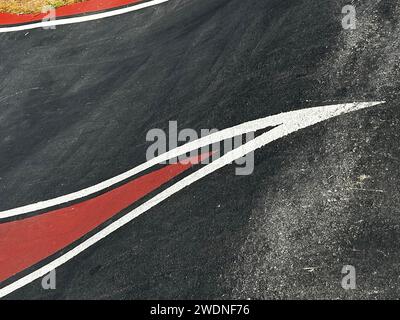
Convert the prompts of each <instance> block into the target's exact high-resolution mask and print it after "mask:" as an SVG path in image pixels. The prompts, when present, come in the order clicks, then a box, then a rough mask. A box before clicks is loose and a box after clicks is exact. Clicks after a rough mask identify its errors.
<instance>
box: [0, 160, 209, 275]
mask: <svg viewBox="0 0 400 320" xmlns="http://www.w3.org/2000/svg"><path fill="white" fill-rule="evenodd" d="M207 157H209V154H203V155H200V156H199V157H195V158H192V159H193V160H192V161H190V162H189V163H186V162H185V164H182V163H176V164H171V165H168V166H165V167H164V168H162V169H159V170H156V171H154V172H151V173H149V174H146V175H144V176H142V177H140V178H137V179H135V180H133V181H130V182H128V183H126V184H124V185H122V186H120V187H117V188H115V189H113V190H111V191H108V192H106V193H104V194H101V195H99V196H97V197H95V198H92V199H88V200H84V201H82V202H80V203H77V204H74V205H71V206H69V207H66V208H62V209H57V210H52V211H49V212H47V213H44V214H40V215H37V216H33V217H29V218H26V219H22V220H16V221H11V222H6V223H3V224H0V239H1V241H0V281H4V280H6V279H8V278H10V277H11V276H13V275H15V274H17V273H19V272H21V271H23V270H25V269H26V268H29V267H31V266H33V265H35V264H37V263H38V262H40V261H42V260H44V259H46V258H48V257H49V256H51V255H52V254H55V253H56V252H58V251H60V250H62V249H63V248H65V247H67V246H68V245H70V244H71V243H73V242H74V241H76V240H78V239H80V238H81V237H83V236H84V235H85V234H87V233H88V232H90V231H92V230H93V229H95V228H96V227H98V226H99V225H101V224H102V223H104V222H105V221H107V220H108V219H110V218H112V217H113V216H115V215H116V214H117V213H119V212H121V211H122V210H123V209H125V208H127V207H129V206H130V205H131V204H133V203H135V202H136V201H138V200H139V199H141V198H143V197H144V196H146V195H147V194H149V193H150V192H152V191H154V190H156V189H158V188H159V187H160V186H162V185H163V184H165V183H167V182H168V181H170V180H171V179H173V178H174V177H176V176H178V175H179V174H181V173H183V172H184V171H186V170H188V169H189V168H191V167H192V166H193V165H194V164H197V163H199V162H200V161H202V160H203V159H205V158H207Z"/></svg>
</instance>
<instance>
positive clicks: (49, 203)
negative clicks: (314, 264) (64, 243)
mask: <svg viewBox="0 0 400 320" xmlns="http://www.w3.org/2000/svg"><path fill="white" fill-rule="evenodd" d="M381 103H383V102H367V103H358V104H357V103H350V104H342V105H332V106H323V107H314V108H309V109H303V110H296V111H290V112H286V113H281V114H278V115H273V116H269V117H266V118H262V119H258V120H253V121H249V122H246V123H243V124H240V125H237V126H234V127H231V128H228V129H225V130H222V131H219V132H216V133H213V134H210V135H208V136H206V137H203V138H201V139H198V140H196V141H193V142H190V143H187V144H185V145H183V146H181V147H178V148H175V149H173V150H171V151H169V152H166V153H164V154H162V155H160V156H158V157H156V158H154V159H152V160H150V161H148V162H145V163H143V164H141V165H139V166H137V167H135V168H133V169H131V170H129V171H127V172H124V173H122V174H120V175H118V176H116V177H113V178H111V179H108V180H106V181H103V182H100V183H98V184H96V185H94V186H91V187H89V188H86V189H82V190H80V191H77V192H73V193H70V194H67V195H64V196H60V197H57V198H54V199H50V200H46V201H41V202H37V203H33V204H29V205H26V206H22V207H18V208H14V209H10V210H6V211H3V212H0V220H1V219H5V218H10V217H14V216H18V215H22V214H26V213H30V212H34V211H38V210H43V209H46V208H49V207H54V206H57V205H60V204H63V203H67V202H70V201H75V200H77V199H80V198H83V197H86V196H89V195H92V194H94V193H97V192H99V191H102V190H104V189H107V188H109V187H111V186H113V185H115V184H117V183H119V182H122V181H124V180H126V179H129V178H131V177H132V176H134V175H136V174H138V173H140V172H143V171H145V170H147V169H149V168H151V167H153V166H155V165H157V164H159V163H162V162H164V161H167V160H170V159H173V158H175V157H177V156H180V155H183V154H185V153H188V152H190V151H192V150H197V149H200V148H201V147H204V146H208V145H211V144H213V143H216V142H220V141H223V140H226V139H230V138H233V137H235V136H239V135H243V134H245V133H248V132H255V131H258V130H262V129H265V128H268V127H273V126H278V125H280V124H282V123H293V121H294V120H295V119H296V118H297V117H299V116H301V115H303V114H307V115H308V116H310V117H312V115H313V114H320V113H321V112H322V111H323V110H327V108H332V109H334V108H343V109H344V110H347V108H354V106H360V108H367V107H371V106H374V105H378V104H381Z"/></svg>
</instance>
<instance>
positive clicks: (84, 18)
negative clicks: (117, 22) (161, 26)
mask: <svg viewBox="0 0 400 320" xmlns="http://www.w3.org/2000/svg"><path fill="white" fill-rule="evenodd" d="M168 1H170V0H153V1H149V2H145V3H140V4H136V5H133V6H130V7H127V8H122V9H116V10H110V11H106V12H102V13H94V14H91V15H86V16H82V17H75V18H64V19H58V20H54V21H41V22H35V23H30V24H25V25H21V26H15V27H2V28H0V33H5V32H16V31H24V30H31V29H37V28H45V27H52V26H61V25H66V24H75V23H81V22H87V21H94V20H99V19H104V18H109V17H114V16H118V15H121V14H125V13H128V12H132V11H137V10H141V9H144V8H148V7H152V6H156V5H159V4H161V3H164V2H168Z"/></svg>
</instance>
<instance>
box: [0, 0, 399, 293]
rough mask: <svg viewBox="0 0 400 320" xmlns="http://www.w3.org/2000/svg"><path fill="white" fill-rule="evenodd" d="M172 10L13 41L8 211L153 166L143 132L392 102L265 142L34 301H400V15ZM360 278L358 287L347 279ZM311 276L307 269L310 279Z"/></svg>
mask: <svg viewBox="0 0 400 320" xmlns="http://www.w3.org/2000/svg"><path fill="white" fill-rule="evenodd" d="M353 3H354V4H355V5H356V7H357V16H358V24H357V29H356V30H352V31H349V30H343V29H342V25H341V18H342V15H341V9H342V6H343V5H344V4H347V2H344V1H333V0H331V1H326V2H324V3H321V1H317V0H315V1H313V0H298V1H294V0H293V1H281V0H252V1H242V0H240V1H239V0H201V1H200V0H171V1H170V2H168V3H166V4H162V5H160V6H157V7H154V8H148V9H145V10H143V11H138V12H133V13H129V14H126V15H121V16H118V17H114V18H108V19H104V20H98V21H94V22H85V23H81V24H76V25H67V26H60V27H57V29H56V30H39V29H38V30H31V31H29V32H18V33H9V34H0V110H1V111H0V155H1V156H0V210H6V209H10V208H14V207H18V206H21V205H25V204H30V203H33V202H37V201H40V200H44V199H50V198H53V197H56V196H60V195H63V194H67V193H70V192H73V191H76V190H79V189H82V188H85V187H88V186H91V185H94V184H96V183H98V182H101V181H103V180H105V179H107V178H110V177H113V176H115V175H117V174H119V173H121V172H124V171H126V170H129V169H130V168H132V167H134V166H136V165H138V164H140V163H142V162H144V161H145V160H146V159H145V151H146V148H147V147H148V145H149V144H148V143H146V133H147V131H148V130H150V129H152V128H164V129H166V128H167V126H168V121H169V120H176V121H178V125H179V127H180V128H185V127H190V128H194V129H201V128H218V129H223V128H226V127H230V126H232V125H235V124H239V123H242V122H245V121H247V120H253V119H256V118H260V117H265V116H268V115H272V114H276V113H279V112H282V111H290V110H295V109H301V108H307V107H314V106H318V105H324V104H334V103H341V102H353V101H377V100H385V101H387V103H386V104H385V105H383V106H380V107H377V108H374V109H372V110H367V111H360V112H357V113H354V114H348V115H345V116H342V117H340V118H336V119H332V120H329V121H327V122H325V123H322V124H318V125H317V126H315V127H312V128H308V129H305V130H302V131H300V132H298V133H296V134H294V135H291V136H289V137H286V138H284V139H281V140H279V141H277V142H275V143H273V144H270V145H268V146H267V147H265V148H263V149H262V150H260V151H258V152H257V153H256V168H255V171H254V173H253V174H252V175H250V176H244V177H238V176H235V174H234V169H235V168H234V166H229V167H226V168H224V169H222V170H221V171H218V172H216V173H214V174H213V175H211V176H209V177H207V178H205V179H204V180H202V181H200V182H198V183H196V184H194V185H192V186H190V188H188V189H186V190H184V191H183V192H181V193H179V194H176V195H174V196H173V197H171V198H170V199H169V200H167V201H166V202H164V203H162V204H161V205H159V206H157V207H155V208H153V209H151V210H150V211H148V212H147V213H146V214H145V215H143V216H141V217H139V218H138V219H136V220H134V221H133V222H132V223H130V224H128V225H126V226H124V227H123V228H122V229H120V230H119V231H117V232H115V233H113V234H112V235H110V236H109V237H107V238H106V239H104V240H102V241H101V242H99V243H97V244H96V245H95V246H93V247H91V248H89V249H88V250H86V251H85V252H84V253H82V254H81V255H79V256H78V257H76V258H74V259H73V260H72V261H70V262H68V263H66V264H64V265H63V266H61V267H60V268H58V269H57V289H56V290H47V291H46V290H43V289H42V287H41V284H40V282H41V280H37V281H34V282H33V283H31V284H29V285H27V286H26V287H24V288H22V289H20V290H17V291H16V292H14V293H13V294H11V295H10V296H8V297H9V298H21V299H178V298H179V299H203V298H208V299H219V298H246V299H247V298H250V299H288V298H291V299H312V298H327V299H337V298H341V299H356V298H360V299H396V298H398V296H399V291H400V284H399V275H400V273H399V271H400V259H399V255H398V252H399V249H400V241H399V240H400V212H399V209H398V208H399V202H400V196H399V185H400V184H399V180H400V171H399V161H400V160H399V159H400V148H399V144H398V141H399V138H400V130H399V129H400V112H399V110H398V102H399V94H398V92H399V88H400V80H399V79H400V77H399V73H400V70H399V67H398V66H399V60H400V56H399V52H400V51H399V45H400V41H399V38H398V35H399V34H400V33H399V32H400V30H399V29H400V22H399V20H398V17H399V16H400V4H397V3H396V2H393V1H389V0H381V1H372V0H368V1H362V2H361V1H359V2H358V1H354V2H353ZM347 264H350V265H353V266H355V267H356V270H357V289H356V290H351V291H345V290H343V288H342V287H341V284H340V283H341V279H342V277H343V275H342V274H341V269H342V267H343V266H344V265H347ZM310 268H311V269H310Z"/></svg>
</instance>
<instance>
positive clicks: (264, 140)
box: [0, 102, 384, 297]
mask: <svg viewBox="0 0 400 320" xmlns="http://www.w3.org/2000/svg"><path fill="white" fill-rule="evenodd" d="M382 103H384V102H366V103H350V104H342V105H332V106H324V107H316V108H309V109H303V110H297V111H291V112H287V113H282V114H279V115H274V116H270V117H267V118H264V119H259V120H255V121H251V122H247V123H244V124H243V125H239V126H236V127H233V128H229V129H226V130H224V131H221V132H220V133H219V134H220V135H219V136H218V139H219V141H222V140H225V139H227V138H230V137H232V134H234V135H239V134H240V132H248V131H250V130H251V131H255V130H256V128H260V126H261V123H262V124H263V125H262V126H261V127H266V126H267V127H268V126H275V125H278V126H277V127H275V128H274V129H272V130H270V131H268V132H265V133H263V134H262V135H260V136H259V137H257V138H255V139H254V140H251V141H250V142H247V143H246V144H244V145H242V146H241V147H239V148H237V149H235V150H233V151H231V152H229V153H227V154H226V155H224V156H222V157H221V158H219V159H217V160H215V161H213V162H212V163H211V164H209V165H207V166H205V167H203V168H201V169H199V170H197V171H196V172H194V173H192V174H191V175H189V176H187V177H185V178H183V179H182V180H180V181H179V182H177V183H175V184H174V185H172V186H171V187H169V188H167V189H166V190H164V191H162V192H161V193H159V194H158V195H156V196H154V197H153V198H151V199H150V200H148V201H147V202H145V203H143V204H142V205H140V206H139V207H137V208H136V209H134V210H132V211H131V212H129V213H127V214H126V215H124V216H123V217H121V218H120V219H118V220H116V221H115V222H113V223H112V224H110V225H109V226H107V227H105V228H104V229H103V230H101V231H99V232H98V233H96V234H95V235H93V236H91V237H90V238H89V239H87V240H85V241H84V242H82V243H81V244H79V245H78V246H76V247H75V248H73V249H71V250H70V251H68V252H67V253H65V254H63V255H62V256H61V257H59V258H57V259H55V260H54V261H52V262H50V263H48V264H47V265H45V266H43V267H41V268H39V269H38V270H36V271H34V272H32V273H30V274H28V275H26V276H24V277H22V278H21V279H19V280H17V281H15V282H13V283H11V284H9V285H7V286H5V287H4V288H2V289H0V297H4V296H6V295H8V294H10V293H11V292H13V291H15V290H17V289H19V288H21V287H23V286H25V285H27V284H28V283H31V282H32V281H34V280H36V279H38V278H41V277H43V276H45V275H46V274H47V273H49V272H50V271H52V270H54V269H56V268H58V267H59V266H61V265H62V264H64V263H66V262H67V261H69V260H71V259H72V258H73V257H75V256H77V255H78V254H79V253H81V252H83V251H85V250H86V249H88V248H89V247H91V246H92V245H94V244H95V243H97V242H98V241H100V240H102V239H103V238H105V237H107V236H108V235H110V234H111V233H113V232H114V231H116V230H118V229H119V228H121V227H122V226H124V225H126V224H127V223H129V222H130V221H132V220H133V219H135V218H137V217H138V216H140V215H142V214H143V213H145V212H146V211H148V210H149V209H151V208H153V207H154V206H156V205H157V204H159V203H161V202H162V201H164V200H166V199H168V198H169V197H171V196H172V195H174V194H175V193H177V192H179V191H180V190H182V189H184V188H185V187H187V186H189V185H191V184H193V183H194V182H196V181H198V180H200V179H202V178H203V177H206V176H207V175H209V174H211V173H213V172H214V171H216V170H218V169H220V168H222V167H224V166H226V165H228V164H230V163H232V162H233V161H235V160H237V159H240V158H241V157H243V156H245V155H246V154H248V153H250V152H253V151H255V150H257V149H259V148H261V147H263V146H265V145H267V144H269V143H271V142H272V141H275V140H278V139H280V138H282V137H285V136H287V135H289V134H291V133H294V132H296V131H298V130H301V129H304V128H306V127H309V126H312V125H315V124H317V123H319V122H322V121H325V120H327V119H330V118H333V117H337V116H339V115H342V114H345V113H348V112H352V111H357V110H361V109H365V108H369V107H372V106H375V105H379V104H382ZM250 124H253V125H255V127H254V128H251V125H250ZM222 133H224V134H222ZM211 136H214V135H210V137H211ZM215 138H216V137H213V138H212V139H211V140H215ZM201 140H204V138H203V139H199V140H198V141H201ZM190 144H192V145H195V143H189V145H190ZM198 145H199V146H201V145H202V143H199V144H198ZM183 149H185V148H184V146H183V147H181V148H177V149H174V150H172V151H171V152H168V153H167V155H168V156H166V157H164V160H167V159H170V158H171V157H172V156H173V157H176V156H179V155H181V154H182V153H183V152H181V151H182V150H183ZM185 150H187V149H185ZM190 150H193V149H192V148H191V149H190ZM190 150H189V151H190ZM160 157H161V156H160ZM160 157H158V158H160ZM155 159H156V158H155ZM155 159H153V160H155ZM144 165H145V164H144Z"/></svg>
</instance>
